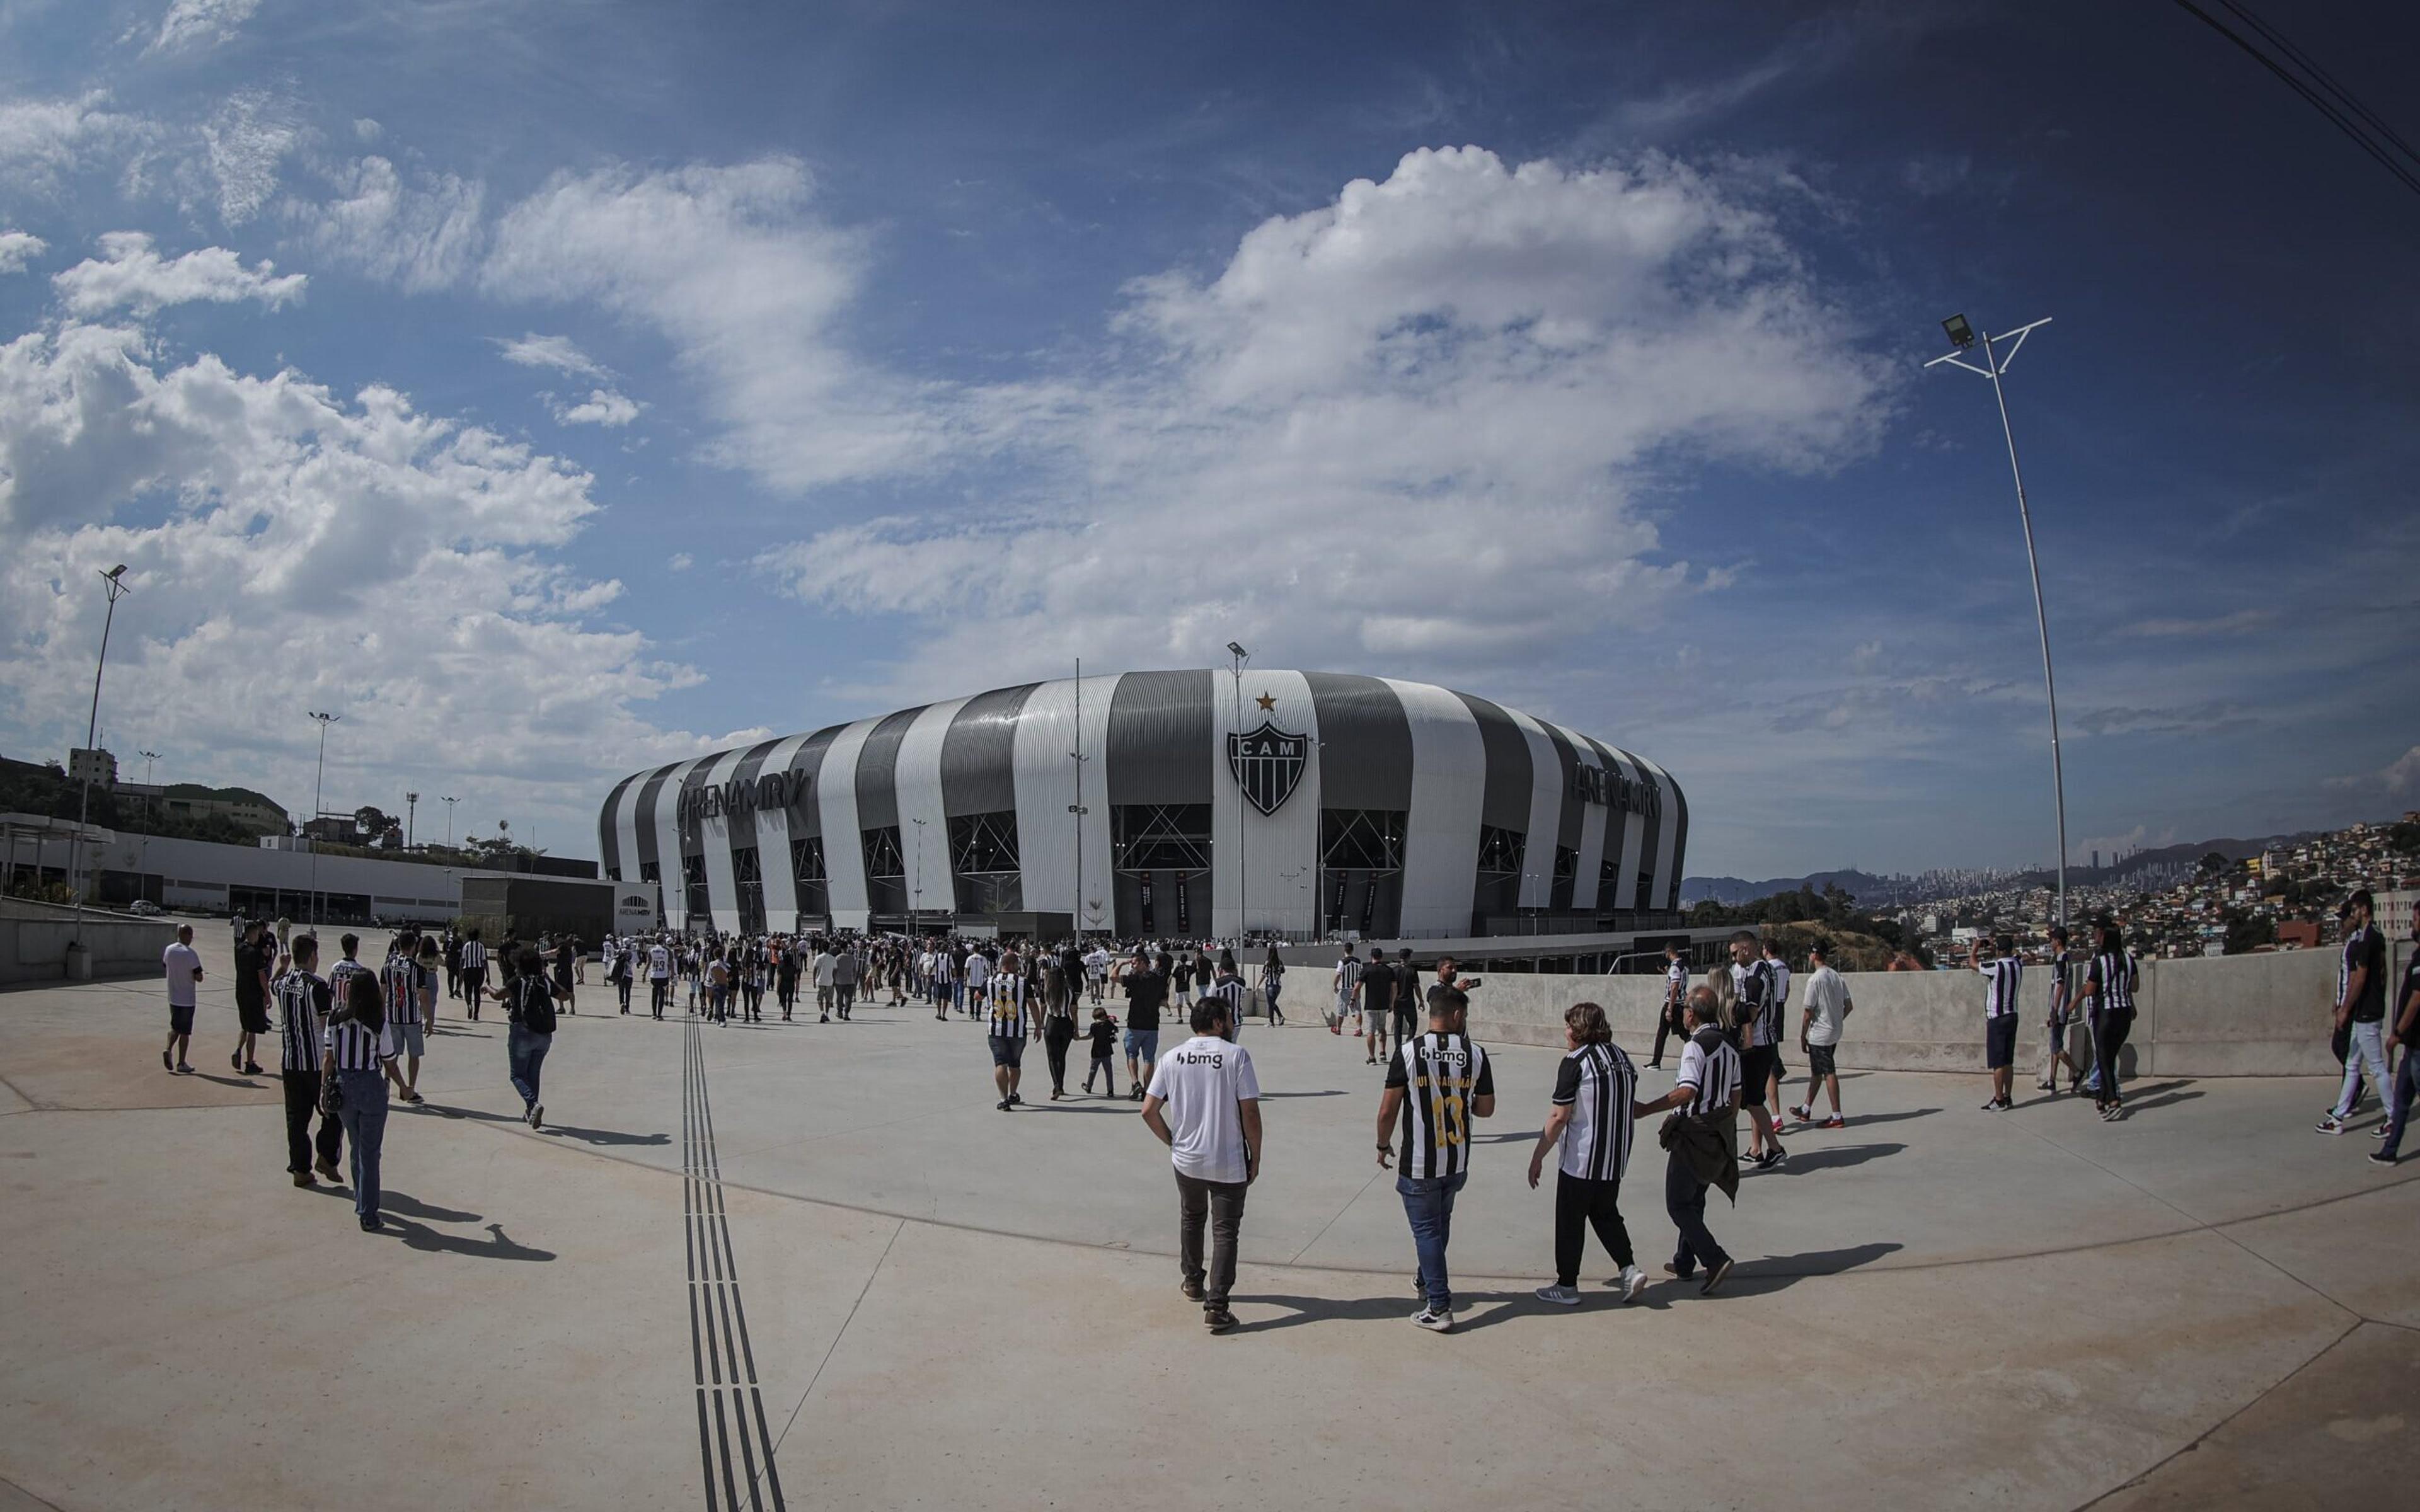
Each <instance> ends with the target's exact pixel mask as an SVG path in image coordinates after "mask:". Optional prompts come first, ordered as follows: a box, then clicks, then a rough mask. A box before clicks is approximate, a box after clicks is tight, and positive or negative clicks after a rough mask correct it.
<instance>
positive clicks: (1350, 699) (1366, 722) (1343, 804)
mask: <svg viewBox="0 0 2420 1512" xmlns="http://www.w3.org/2000/svg"><path fill="white" fill-rule="evenodd" d="M1301 675H1302V679H1303V681H1304V682H1306V683H1308V684H1309V685H1310V686H1311V707H1312V708H1313V709H1314V710H1316V711H1317V713H1318V716H1319V745H1318V746H1317V747H1316V748H1315V749H1314V754H1315V755H1316V756H1317V757H1318V760H1319V803H1320V807H1321V808H1323V809H1384V810H1397V811H1402V810H1409V809H1410V808H1411V806H1412V723H1411V720H1410V718H1409V717H1406V716H1405V715H1404V701H1403V700H1402V699H1401V698H1400V697H1398V696H1397V695H1396V693H1395V690H1394V689H1393V688H1391V687H1388V686H1387V685H1386V684H1385V683H1384V682H1382V681H1380V680H1379V679H1377V678H1375V677H1354V676H1348V675H1346V674H1344V673H1342V672H1304V673H1302V674H1301ZM1245 681H1246V682H1247V683H1249V681H1250V674H1249V672H1248V673H1246V676H1245ZM1244 713H1245V718H1244V728H1246V729H1247V730H1249V729H1250V728H1252V726H1253V725H1254V724H1255V723H1256V722H1257V721H1256V720H1254V719H1253V718H1252V717H1251V710H1250V709H1249V708H1247V709H1246V710H1245V711H1244ZM1314 843H1316V842H1314Z"/></svg>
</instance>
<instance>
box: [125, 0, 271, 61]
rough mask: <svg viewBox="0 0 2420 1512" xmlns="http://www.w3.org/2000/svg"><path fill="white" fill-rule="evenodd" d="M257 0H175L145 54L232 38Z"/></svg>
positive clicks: (206, 45)
mask: <svg viewBox="0 0 2420 1512" xmlns="http://www.w3.org/2000/svg"><path fill="white" fill-rule="evenodd" d="M259 8H260V0H176V3H175V4H173V5H171V6H169V8H168V12H167V14H166V15H163V16H162V17H161V18H160V30H159V33H158V34H157V35H156V36H154V37H153V38H152V39H151V44H150V45H149V46H148V47H146V48H145V49H144V51H145V52H146V53H174V52H178V51H179V50H181V49H183V48H188V47H215V46H217V45H218V44H219V43H221V42H224V41H226V40H228V39H231V38H233V37H234V36H235V34H236V32H237V31H238V30H239V29H240V27H241V26H242V25H243V23H245V22H246V21H249V20H250V19H252V13H253V12H254V11H256V10H257V9H259Z"/></svg>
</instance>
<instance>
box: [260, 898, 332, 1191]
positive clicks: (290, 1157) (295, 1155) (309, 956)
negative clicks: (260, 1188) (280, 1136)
mask: <svg viewBox="0 0 2420 1512" xmlns="http://www.w3.org/2000/svg"><path fill="white" fill-rule="evenodd" d="M289 949H290V950H291V958H292V960H293V963H294V964H293V965H292V967H291V968H290V969H288V970H287V973H286V975H284V976H282V977H280V978H278V979H277V980H276V983H275V984H274V985H273V987H272V988H271V992H272V994H273V995H275V997H276V999H277V1009H278V1017H279V1020H280V1023H279V1025H278V1031H279V1037H280V1039H281V1040H282V1041H284V1045H283V1048H284V1050H285V1054H284V1055H283V1056H282V1057H280V1058H279V1060H278V1063H277V1065H278V1079H279V1080H280V1081H281V1082H283V1083H284V1084H285V1088H286V1170H287V1174H288V1175H290V1176H291V1177H293V1179H294V1184H295V1185H296V1186H317V1185H318V1184H319V1183H318V1182H317V1181H315V1180H312V1179H311V1172H312V1170H313V1163H312V1159H311V1156H312V1151H313V1146H314V1145H315V1144H316V1145H317V1147H318V1157H319V1158H318V1167H317V1168H318V1172H319V1174H320V1175H321V1176H324V1177H326V1178H327V1179H328V1180H331V1181H341V1180H344V1175H343V1173H342V1172H340V1171H339V1170H338V1169H337V1168H336V1157H337V1156H338V1155H340V1154H342V1153H343V1152H344V1149H345V1131H344V1129H343V1127H342V1126H341V1125H340V1124H338V1122H337V1121H336V1120H335V1119H334V1118H332V1117H330V1116H329V1115H328V1114H327V1113H326V1112H324V1111H322V1110H321V1109H320V1106H319V1035H320V1031H321V1030H323V1029H325V1028H326V1027H327V1025H328V1010H329V1009H330V1007H332V1006H333V1005H334V998H333V997H332V996H331V995H330V994H329V989H328V984H327V983H326V982H325V981H323V980H320V979H319V975H318V967H319V941H318V938H317V937H316V936H313V935H309V934H303V935H298V936H296V937H295V938H294V940H293V942H292V944H291V946H290V948H289ZM315 1112H316V1113H318V1114H319V1133H318V1137H317V1139H316V1140H315V1139H314V1138H313V1136H312V1134H311V1115H312V1114H313V1113H315Z"/></svg>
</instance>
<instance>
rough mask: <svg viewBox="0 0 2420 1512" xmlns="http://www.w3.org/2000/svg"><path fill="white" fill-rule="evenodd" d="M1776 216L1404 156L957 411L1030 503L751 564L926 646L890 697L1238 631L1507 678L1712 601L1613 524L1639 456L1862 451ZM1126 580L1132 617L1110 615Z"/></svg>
mask: <svg viewBox="0 0 2420 1512" xmlns="http://www.w3.org/2000/svg"><path fill="white" fill-rule="evenodd" d="M1766 187H1767V186H1765V185H1763V184H1761V183H1759V182H1757V181H1755V180H1753V179H1750V178H1742V177H1721V176H1710V175H1708V174H1706V173H1702V172H1699V171H1697V170H1693V169H1691V168H1688V167H1686V166H1683V165H1682V164H1679V163H1676V162H1670V161H1668V160H1664V159H1661V158H1647V159H1641V160H1638V161H1636V162H1630V163H1627V164H1623V165H1618V166H1602V167H1594V168H1569V167H1563V166H1560V165H1558V164H1555V163H1552V162H1531V163H1526V164H1521V165H1518V166H1515V165H1512V164H1508V163H1506V162H1502V161H1501V160H1499V159H1498V158H1497V156H1496V155H1494V154H1493V153H1489V152H1486V151H1482V150H1480V149H1477V148H1461V149H1449V150H1440V151H1420V152H1415V153H1412V154H1410V155H1409V156H1407V157H1405V158H1404V160H1403V162H1401V163H1400V164H1398V166H1397V167H1396V169H1395V171H1394V173H1393V174H1392V175H1391V176H1389V177H1388V178H1387V179H1386V180H1385V181H1384V182H1370V181H1367V180H1358V181H1356V182H1354V183H1352V184H1349V185H1346V186H1345V187H1344V188H1343V190H1342V192H1341V193H1339V194H1338V195H1337V197H1336V198H1335V199H1334V200H1333V201H1332V202H1330V203H1328V204H1326V205H1321V206H1317V207H1315V208H1311V209H1308V210H1305V211H1303V212H1302V213H1299V214H1295V215H1288V216H1280V217H1276V218H1273V219H1271V220H1269V221H1268V222H1266V223H1264V224H1262V225H1260V226H1258V227H1256V228H1255V229H1253V230H1252V231H1251V232H1250V233H1249V234H1248V235H1247V236H1245V237H1244V239H1242V242H1241V244H1240V245H1238V246H1237V247H1236V248H1235V250H1234V252H1233V255H1232V256H1231V257H1230V258H1229V259H1228V260H1227V263H1226V265H1225V267H1224V268H1223V269H1220V270H1218V272H1217V273H1216V275H1215V276H1212V277H1207V278H1203V277H1200V276H1197V275H1195V274H1193V273H1190V272H1185V271H1174V272H1169V273H1165V274H1161V275H1158V276H1156V277H1152V278H1148V279H1144V280H1141V281H1140V282H1139V283H1137V284H1136V285H1133V286H1132V287H1131V288H1130V290H1129V291H1128V298H1127V301H1126V302H1125V306H1124V308H1123V311H1122V313H1121V314H1120V316H1119V317H1118V319H1117V320H1116V322H1115V326H1114V332H1113V334H1114V335H1115V336H1116V337H1117V338H1118V339H1119V340H1120V341H1121V342H1122V343H1123V344H1124V345H1123V347H1119V348H1117V349H1116V350H1115V351H1113V352H1112V353H1110V354H1109V356H1108V357H1106V358H1105V359H1104V360H1103V361H1102V362H1100V363H1095V364H1092V365H1090V366H1088V367H1087V368H1086V369H1084V370H1081V371H1078V372H1077V373H1075V374H1074V375H1072V376H1070V377H1066V378H1060V379H1055V380H1047V381H1041V382H1035V383H1031V384H1026V385H1021V386H1016V387H1009V388H1000V389H994V390H986V391H970V392H966V393H959V394H955V395H953V396H950V399H949V401H948V402H949V403H951V404H953V405H954V406H955V407H957V408H958V409H961V410H963V411H965V413H964V415H962V416H960V417H958V418H955V419H954V421H953V423H952V424H950V425H948V426H944V427H939V428H940V429H941V430H942V431H943V433H944V434H953V435H957V436H977V437H984V438H993V437H1001V436H1010V437H1015V438H1016V439H1017V444H1018V445H1019V447H1020V449H1021V452H1022V454H1023V455H1024V456H1025V457H1026V458H1027V459H1028V460H1029V461H1030V462H1031V464H1032V483H1031V485H1030V486H1028V487H1026V488H1024V489H1021V490H1019V491H1017V492H1016V494H1015V495H1014V496H1013V497H1009V498H1006V499H1002V500H1000V501H997V502H994V503H991V504H989V505H988V506H979V507H977V508H975V509H972V510H962V511H955V512H953V513H951V514H949V515H946V516H941V515H935V516H925V517H917V516H907V517H884V518H878V519H873V520H865V521H859V522H856V523H851V524H847V525H843V526H839V527H836V528H833V529H830V530H828V531H825V532H821V533H819V534H817V535H814V536H813V537H811V538H809V539H807V540H804V541H801V542H798V543H795V544H792V545H789V546H786V547H782V548H775V549H773V550H771V551H768V552H767V553H766V554H765V555H764V556H763V557H761V558H760V559H759V561H760V565H762V566H764V567H766V568H767V569H768V570H770V571H772V572H773V573H774V574H776V575H777V577H778V578H780V579H782V580H783V582H785V583H786V584H787V585H788V586H789V587H790V588H791V589H792V591H794V592H795V593H796V594H798V595H799V597H801V598H802V599H805V600H806V601H808V602H810V603H814V604H817V605H823V606H829V607H831V608H834V609H852V610H862V609H869V608H870V609H885V610H892V611H896V612H899V613H901V614H905V615H914V616H922V617H923V619H922V621H921V627H920V629H919V630H918V631H916V632H915V633H914V637H913V639H912V640H911V644H910V648H909V653H908V659H907V663H906V664H905V665H904V666H903V667H902V668H901V670H900V673H899V676H900V679H901V682H902V685H903V686H902V688H901V691H903V692H907V691H921V690H923V689H925V688H928V687H941V686H953V687H956V686H967V684H968V682H969V680H970V679H977V680H979V679H980V678H981V677H982V676H984V675H990V674H994V673H1001V674H1011V673H1016V672H1023V671H1032V670H1033V669H1035V668H1039V667H1047V666H1055V665H1058V664H1060V663H1062V662H1063V661H1064V660H1065V659H1066V658H1067V657H1068V656H1073V655H1076V654H1078V653H1081V652H1084V651H1086V650H1088V649H1097V648H1100V647H1104V646H1114V647H1117V648H1119V650H1120V654H1121V656H1123V657H1124V658H1125V660H1127V661H1129V662H1133V663H1137V664H1148V663H1150V662H1153V661H1167V662H1173V663H1175V664H1178V665H1183V664H1188V663H1192V662H1197V661H1199V660H1201V659H1202V657H1203V656H1206V655H1210V654H1211V653H1213V652H1215V650H1216V648H1217V647H1218V645H1220V644H1222V643H1223V642H1224V641H1225V640H1227V638H1228V637H1229V635H1230V634H1231V633H1232V630H1233V627H1234V626H1239V625H1249V626H1252V627H1254V628H1255V630H1256V632H1257V633H1258V634H1259V636H1260V637H1261V640H1262V642H1264V645H1265V646H1266V647H1269V648H1278V647H1282V648H1284V649H1283V651H1282V652H1280V653H1278V654H1280V655H1284V656H1288V657H1289V658H1290V659H1294V660H1295V661H1297V662H1298V663H1299V664H1303V665H1318V664H1321V663H1322V662H1344V663H1347V664H1354V665H1375V666H1379V667H1387V668H1410V667H1419V668H1426V669H1433V670H1434V669H1450V668H1461V669H1472V668H1484V669H1489V670H1496V671H1500V670H1503V669H1508V668H1517V669H1521V670H1522V671H1525V672H1526V671H1528V669H1530V668H1532V667H1534V666H1536V665H1537V664H1538V663H1539V661H1540V659H1541V658H1542V657H1559V656H1560V655H1561V654H1562V653H1564V652H1567V651H1568V650H1569V648H1571V647H1573V646H1574V645H1584V644H1587V643H1589V640H1590V637H1592V636H1594V635H1597V634H1599V633H1601V632H1603V631H1605V630H1606V629H1608V628H1610V627H1613V626H1617V625H1640V624H1644V623H1648V622H1651V621H1652V619H1653V618H1654V617H1655V615H1656V614H1657V613H1658V611H1659V610H1660V609H1661V608H1662V606H1663V605H1665V604H1666V603H1667V602H1668V601H1669V600H1671V599H1672V598H1674V597H1675V596H1676V595H1679V594H1688V593H1692V592H1698V591H1701V590H1704V589H1707V588H1719V587H1720V586H1722V585H1723V584H1724V583H1725V582H1727V581H1728V577H1727V576H1726V575H1725V574H1724V573H1723V572H1722V571H1720V570H1719V568H1718V567H1714V566H1712V565H1692V564H1690V563H1683V562H1678V561H1669V560H1663V559H1662V558H1661V557H1660V555H1659V552H1658V536H1657V532H1656V530H1655V527H1654V525H1653V523H1652V520H1651V519H1649V518H1647V517H1644V516H1643V515H1642V514H1641V513H1640V512H1639V511H1638V510H1637V508H1636V507H1635V501H1636V498H1637V494H1638V491H1639V490H1640V488H1641V487H1642V486H1646V484H1647V483H1648V482H1649V481H1650V480H1651V479H1652V476H1653V475H1654V473H1655V471H1656V469H1657V467H1658V465H1659V464H1660V463H1662V462H1664V461H1665V460H1667V459H1668V458H1671V457H1674V456H1676V455H1686V456H1697V457H1718V458H1722V459H1725V460H1727V461H1730V462H1733V463H1738V464H1746V465H1748V466H1751V467H1762V468H1767V469H1779V470H1785V471H1790V470H1809V469H1821V468H1824V467H1828V466H1831V465H1833V464H1835V463H1837V462H1838V461H1841V460H1844V459H1847V458H1850V457H1853V456H1855V455H1859V454H1860V453H1862V452H1863V451H1865V450H1866V449H1868V448H1869V447H1870V446H1871V445H1872V444H1873V441H1874V440H1875V437H1876V435H1877V432H1878V429H1879V426H1880V424H1881V422H1882V419H1883V417H1884V415H1885V410H1886V408H1887V399H1886V391H1885V378H1884V376H1883V373H1882V370H1881V367H1880V364H1879V363H1878V361H1877V360H1876V359H1875V358H1873V357H1871V356H1870V355H1869V354H1867V353H1865V352H1863V351H1862V350H1861V349H1860V348H1859V347H1858V346H1857V345H1856V340H1855V334H1856V333H1855V332H1854V330H1853V329H1852V327H1851V325H1850V323H1849V321H1848V320H1847V319H1846V318H1845V317H1844V316H1842V315H1841V314H1840V313H1839V312H1838V310H1837V309H1836V308H1835V307H1834V306H1833V305H1831V304H1830V303H1829V302H1828V301H1826V300H1824V299H1823V296H1822V295H1821V293H1820V292H1819V291H1818V290H1817V289H1816V287H1815V286H1814V285H1813V282H1812V280H1811V279H1810V277H1809V276H1808V275H1807V272H1806V270H1804V268H1803V267H1802V266H1801V264H1800V262H1799V260H1798V259H1797V257H1796V256H1795V255H1793V252H1792V248H1791V246H1790V245H1789V243H1788V241H1787V240H1786V239H1785V238H1784V237H1783V235H1782V234H1781V232H1780V231H1779V230H1778V229H1777V227H1776V224H1775V223H1774V222H1773V220H1772V219H1771V218H1770V217H1769V216H1768V214H1767V213H1766V212H1765V211H1764V210H1763V209H1761V208H1760V201H1761V194H1762V193H1764V191H1765V189H1766ZM1070 500H1075V501H1080V502H1076V503H1070V502H1067V501H1070ZM1135 571H1142V572H1144V573H1145V574H1146V575H1147V577H1148V579H1149V580H1151V581H1152V582H1154V584H1155V587H1154V589H1153V590H1152V591H1151V592H1148V593H1144V594H1120V593H1116V592H1105V591H1104V590H1103V587H1102V585H1103V584H1105V583H1114V582H1116V581H1117V580H1119V579H1120V578H1121V577H1122V576H1123V575H1125V574H1126V573H1129V572H1135Z"/></svg>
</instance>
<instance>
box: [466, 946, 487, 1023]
mask: <svg viewBox="0 0 2420 1512" xmlns="http://www.w3.org/2000/svg"><path fill="white" fill-rule="evenodd" d="M487 988H488V948H487V947H486V946H485V945H482V944H480V943H479V932H478V931H477V930H472V931H471V932H469V933H466V934H464V935H463V936H462V999H463V1001H464V1002H466V1003H468V1004H470V1007H469V1008H468V1009H466V1010H465V1013H466V1014H467V1016H468V1017H469V1018H470V1020H471V1022H472V1023H473V1024H476V1023H478V1022H479V999H480V997H481V996H482V995H484V994H485V993H486V992H487Z"/></svg>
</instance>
